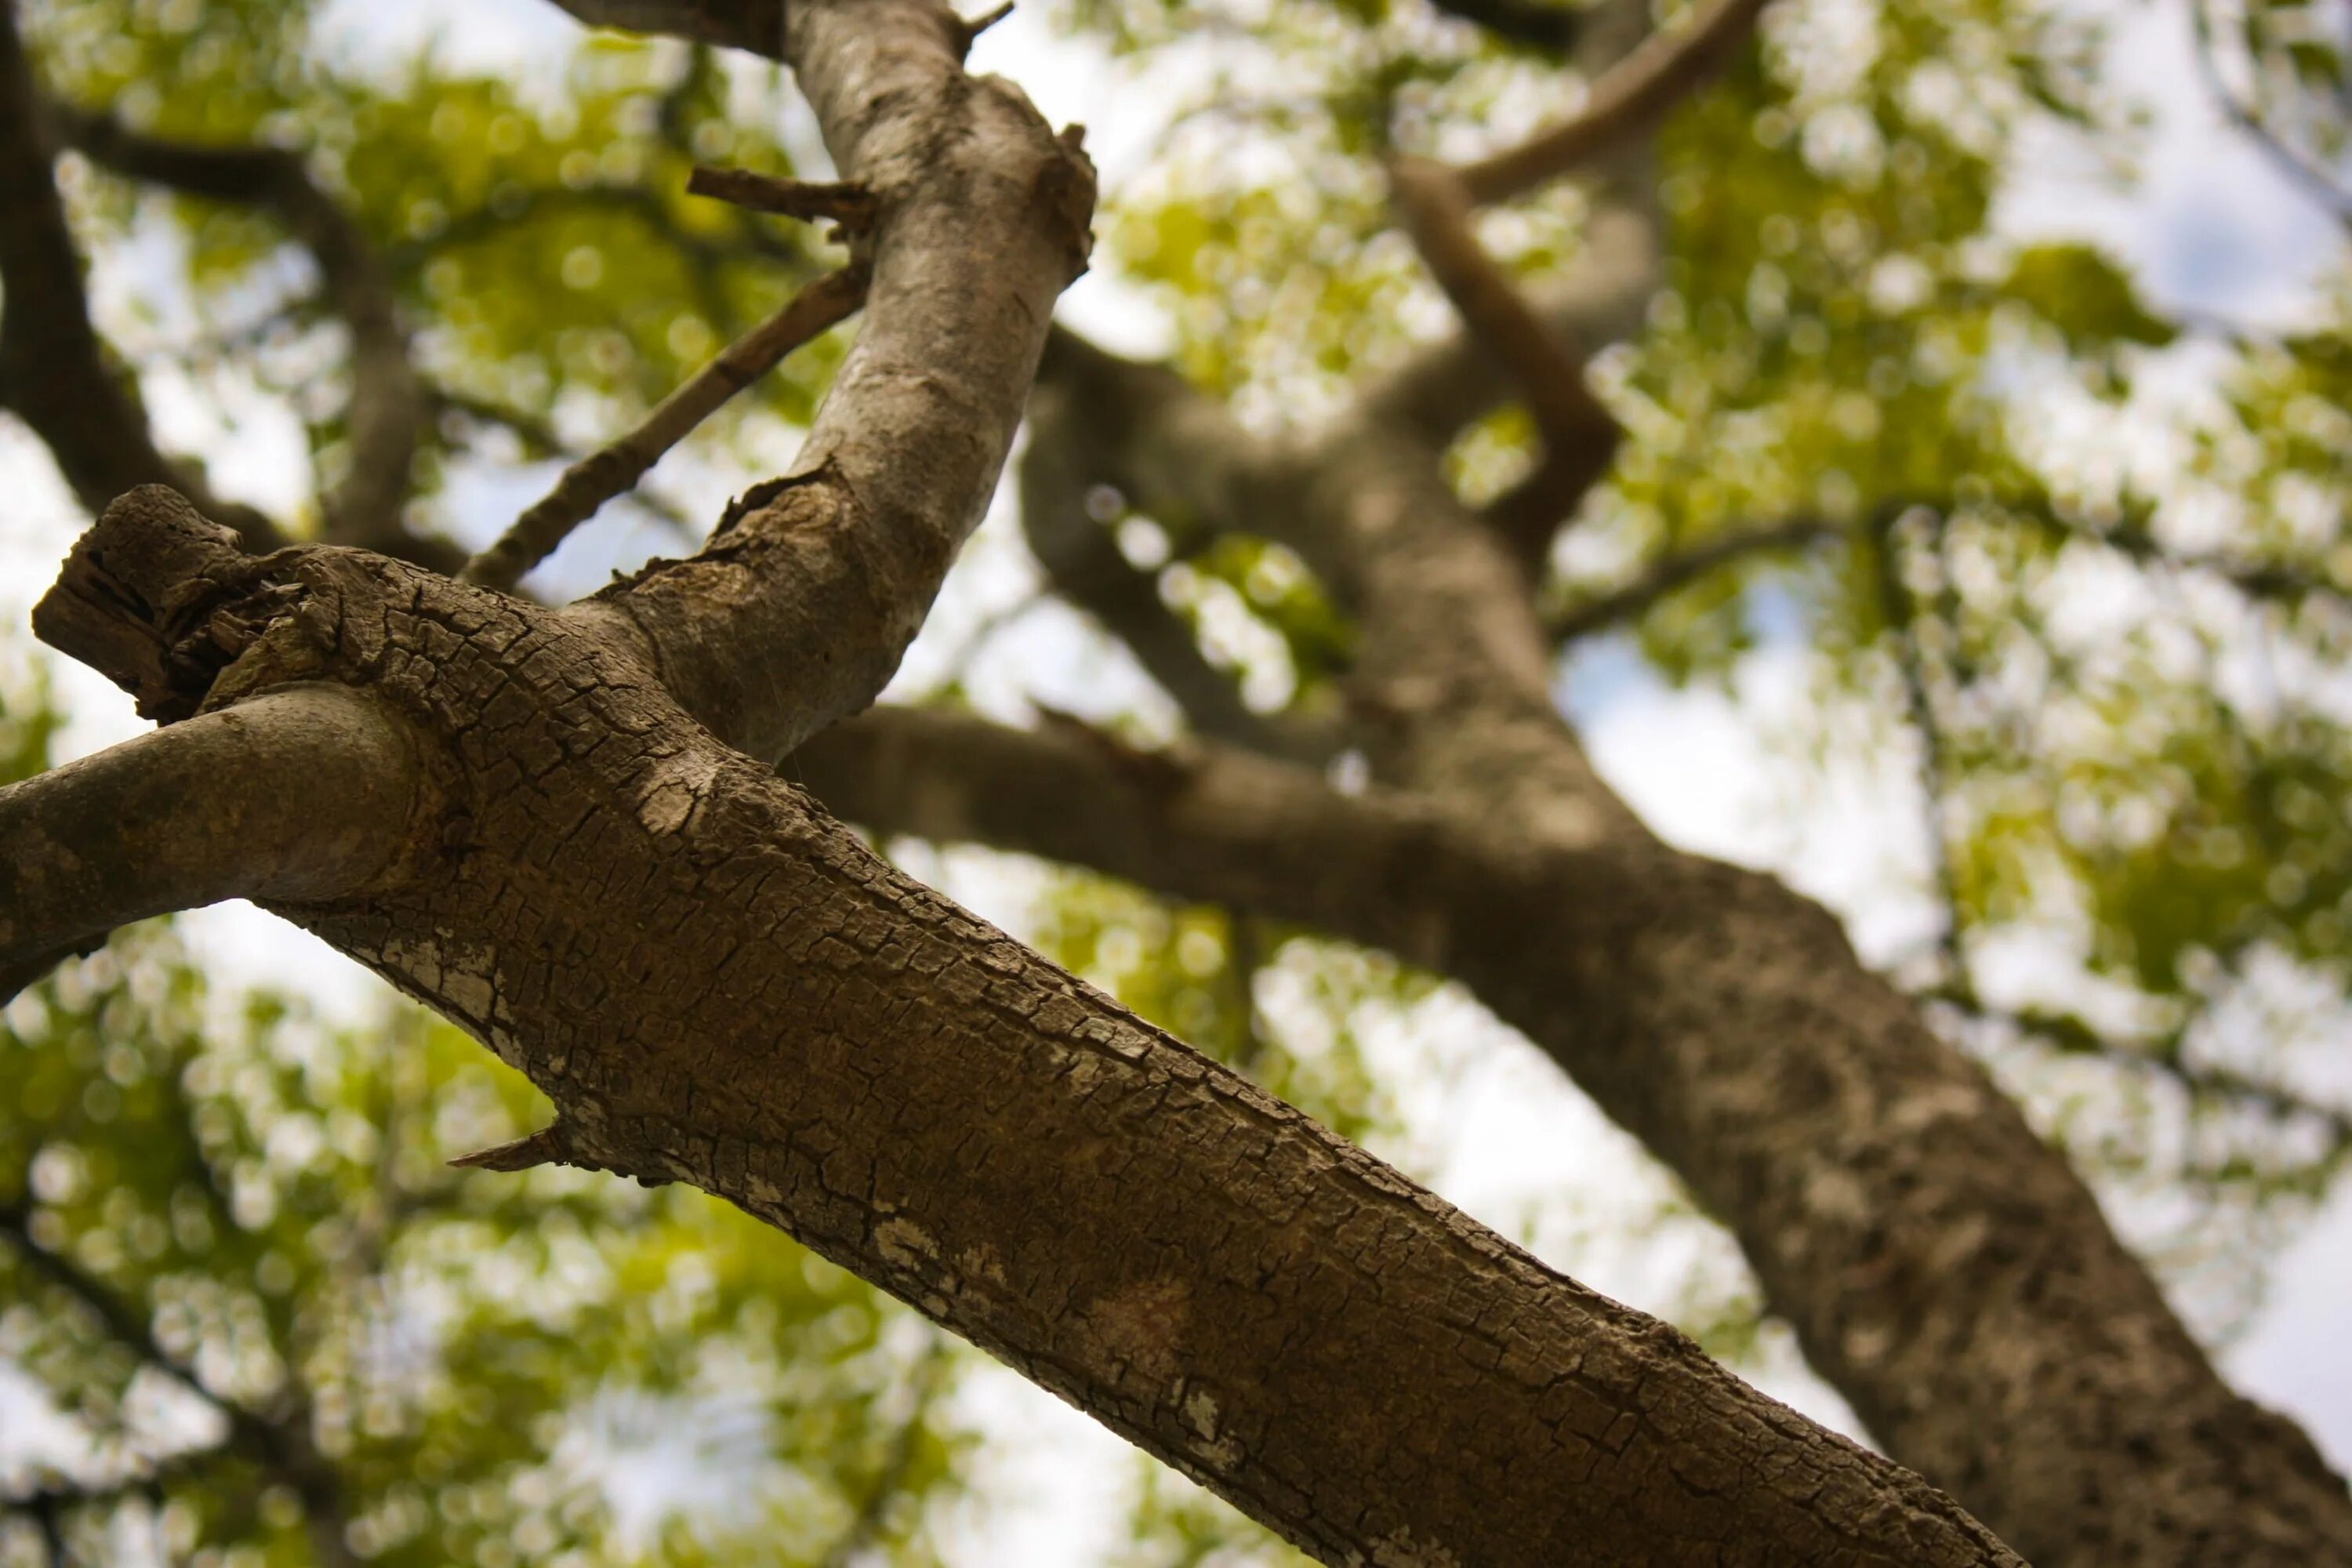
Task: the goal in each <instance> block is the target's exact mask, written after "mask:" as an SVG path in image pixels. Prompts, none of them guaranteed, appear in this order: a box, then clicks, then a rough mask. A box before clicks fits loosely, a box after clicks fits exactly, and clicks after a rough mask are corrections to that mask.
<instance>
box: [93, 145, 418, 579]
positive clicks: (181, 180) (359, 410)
mask: <svg viewBox="0 0 2352 1568" xmlns="http://www.w3.org/2000/svg"><path fill="white" fill-rule="evenodd" d="M50 112H51V118H52V120H53V121H54V122H55V124H56V125H57V126H58V131H59V133H60V136H61V139H62V140H63V141H64V142H65V144H66V145H68V146H69V147H71V148H73V149H74V150H75V151H76V152H78V153H81V154H82V155H83V156H85V157H87V158H89V160H90V161H91V162H92V163H96V164H97V165H98V166H99V167H100V168H102V169H105V170H108V171H109V172H110V173H112V174H120V175H121V176H123V177H124V178H126V179H131V180H138V181H141V182H143V183H145V184H155V185H161V186H163V187H165V188H166V189H169V190H173V191H177V192H180V193H182V194H183V195H192V196H200V197H204V198H206V199H209V200H212V201H218V202H225V203H228V204H230V205H237V206H249V207H255V208H258V209H260V210H262V211H265V212H268V213H269V214H270V215H271V216H274V217H276V218H277V219H278V221H279V222H280V223H282V224H284V225H285V226H286V229H287V232H288V233H289V234H290V235H291V236H292V237H293V238H294V239H295V241H296V242H297V243H298V244H299V245H301V246H302V247H303V248H305V249H307V250H308V251H310V255H311V257H312V258H313V259H314V260H315V261H316V262H317V264H318V268H319V278H320V283H321V285H322V286H323V288H324V290H325V294H326V299H327V302H328V304H329V306H330V307H331V309H332V310H334V312H335V314H336V315H337V316H338V317H340V318H341V321H342V322H343V324H344V325H345V327H346V328H348V329H349V331H350V332H351V336H352V362H351V375H352V389H351V395H350V399H349V401H348V403H347V405H346V406H345V409H344V416H343V418H344V425H345V427H346V430H347V432H348V434H347V436H346V441H347V443H348V446H349V462H348V467H347V468H346V471H345V473H344V475H343V477H342V479H341V481H340V482H339V483H337V484H336V485H335V486H334V488H333V489H331V490H330V491H329V492H328V493H327V495H326V496H325V498H324V500H323V501H322V507H321V509H322V512H323V516H324V536H325V538H326V539H327V541H328V542H331V543H335V544H353V545H359V546H362V547H364V548H366V549H370V550H376V551H381V552H383V553H386V554H390V555H399V556H402V557H404V558H405V559H409V560H414V561H415V562H417V563H418V564H420V565H425V566H430V567H433V568H434V569H435V570H436V571H443V570H448V569H450V568H452V567H454V566H456V565H457V561H458V557H457V552H456V551H455V549H454V548H453V547H452V546H450V545H449V544H447V543H446V542H444V541H440V540H431V539H421V538H416V537H413V536H412V535H410V533H409V532H408V531H407V529H406V528H405V527H404V524H403V521H402V509H403V508H404V506H405V505H406V503H407V500H408V494H409V489H410V469H411V466H412V464H413V463H414V462H415V457H416V449H417V446H418V443H419V442H420V440H421V439H422V438H423V436H424V432H425V426H426V423H427V420H428V418H429V416H430V413H431V400H430V398H429V396H428V395H427V394H426V392H425V384H424V383H423V381H422V380H421V379H420V378H419V376H418V375H417V374H416V367H415V363H414V360H413V358H412V356H411V354H410V352H409V342H408V331H407V329H406V328H405V327H404V325H403V324H402V322H401V320H400V303H399V295H398V290H397V289H395V287H394V282H393V278H392V274H391V272H390V271H389V269H388V268H385V266H384V264H383V258H382V257H380V256H379V255H378V254H377V252H376V249H375V247H374V245H373V243H372V242H371V241H370V240H369V239H368V237H367V236H366V235H365V234H364V233H362V231H361V229H360V226H359V225H358V224H356V223H354V222H353V221H352V217H351V215H350V214H348V213H346V212H345V211H344V210H343V208H342V205H341V203H340V202H338V201H336V200H335V198H334V197H332V196H331V195H328V194H327V193H326V192H325V191H324V190H323V189H321V188H320V185H319V184H318V183H317V182H316V181H315V180H313V179H311V177H310V169H309V167H308V166H307V164H306V163H304V161H303V159H302V157H301V155H300V154H299V153H289V152H282V151H280V150H278V149H276V148H268V147H205V146H194V145H191V144H188V143H184V142H171V141H166V140H164V139H163V138H160V137H153V136H147V135H142V134H141V133H139V132H134V131H131V130H130V129H129V128H128V127H126V126H124V125H123V124H121V122H120V121H116V120H115V119H113V118H112V117H111V116H109V115H104V114H94V113H90V112H89V111H87V110H79V109H76V108H73V107H70V106H68V105H63V104H53V105H52V106H51V111H50ZM200 510H204V509H202V508H200Z"/></svg>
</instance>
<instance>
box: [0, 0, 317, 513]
mask: <svg viewBox="0 0 2352 1568" xmlns="http://www.w3.org/2000/svg"><path fill="white" fill-rule="evenodd" d="M54 151H55V150H54V149H53V148H52V146H51V145H50V143H49V141H48V138H47V134H46V133H45V131H44V126H43V113H42V105H41V99H40V89H39V87H38V85H37V82H36V80H35V78H34V73H33V66H32V61H31V59H30V58H28V57H27V56H26V52H25V45H24V38H23V37H22V35H21V34H20V33H19V31H18V28H17V24H16V5H15V4H14V0H5V3H0V214H5V215H6V221H5V222H0V288H5V290H6V298H5V304H0V398H5V404H6V406H7V408H8V410H9V411H10V412H11V413H13V414H15V415H16V416H17V417H18V418H20V419H22V420H23V421H24V422H25V423H26V425H27V426H30V427H31V428H32V431H33V433H34V434H35V435H37V436H38V437H40V438H41V439H42V441H43V442H45V443H46V444H47V447H48V448H49V451H50V452H51V454H52V455H53V456H55V458H57V463H58V469H59V470H60V471H61V472H62V473H63V474H64V475H65V479H66V483H67V484H68V486H70V487H71V488H72V489H73V492H74V494H75V496H76V497H77V498H79V500H80V501H81V503H82V505H83V506H84V507H86V508H88V509H89V510H90V511H91V512H92V513H96V512H98V511H100V510H103V509H104V508H105V506H106V504H107V503H108V502H109V501H110V500H113V499H114V498H115V497H116V496H119V495H121V494H122V493H123V492H124V491H126V490H129V489H133V488H135V487H137V486H139V485H143V484H169V485H173V486H174V487H176V488H178V489H181V490H183V491H184V492H186V493H188V494H190V495H193V496H195V497H197V498H198V499H199V500H201V501H202V503H203V506H204V510H205V513H206V514H207V515H208V516H210V517H212V518H214V519H215V520H216V521H222V522H226V523H227V524H228V525H229V526H231V527H233V528H235V529H236V531H237V532H238V533H239V534H240V535H242V536H243V537H244V539H245V541H246V542H247V544H248V545H249V546H251V547H252V548H254V549H257V550H266V549H270V548H274V547H275V546H277V545H278V544H280V543H282V542H284V538H283V535H281V534H280V533H279V532H278V529H277V527H276V525H275V524H273V523H271V522H270V521H269V520H268V518H266V517H264V516H262V515H261V514H260V513H259V512H257V511H256V510H253V509H252V508H250V507H246V506H238V505H235V504H232V503H226V502H223V501H221V500H219V499H218V498H216V497H214V496H212V495H211V494H210V493H209V492H208V491H206V490H205V489H204V488H203V487H202V486H201V485H200V484H198V483H197V481H196V479H195V478H194V475H193V474H191V473H189V472H188V471H187V470H186V469H184V468H183V467H182V466H181V465H180V464H177V463H175V462H173V460H172V459H171V458H166V457H165V456H164V455H163V452H162V451H160V450H159V449H158V448H157V447H156V446H155V440H154V437H153V435H152V432H151V431H150V430H149V429H148V426H147V416H146V414H145V412H144V410H142V408H141V407H140V405H139V400H138V395H137V393H136V390H135V383H133V381H132V380H131V377H130V375H129V374H128V373H127V372H126V371H123V370H121V368H120V367H118V366H115V365H113V364H110V363H108V356H107V353H106V350H105V347H104V346H103V345H102V344H101V343H100V342H99V338H98V333H97V331H95V330H94V329H93V328H92V327H91V325H90V319H89V293H88V291H87V290H86V289H84V288H83V285H82V271H81V259H80V258H79V256H78V255H77V254H76V252H75V249H74V242H73V234H72V231H71V230H70V229H69V228H68V226H67V223H66V213H65V204H64V202H63V201H62V200H61V199H60V198H59V196H58V187H57V181H56V178H55V176H54V174H53V171H52V167H51V164H52V161H53V157H54Z"/></svg>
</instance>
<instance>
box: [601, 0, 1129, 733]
mask: <svg viewBox="0 0 2352 1568" xmlns="http://www.w3.org/2000/svg"><path fill="white" fill-rule="evenodd" d="M788 17H789V29H788V33H787V37H786V38H785V49H784V52H785V56H786V58H787V59H788V61H789V62H790V63H791V64H792V66H793V69H794V71H795V73H796V74H797V76H798V78H799V80H800V84H801V88H802V89H803V92H804V93H805V94H806V95H807V97H808V99H809V101H810V102H811V104H812V105H813V106H814V108H815V110H816V115H817V121H818V124H819V126H820V128H821V129H822V130H823V131H824V135H825V139H826V143H827V145H828V147H829V148H830V149H831V150H832V153H833V155H834V162H835V165H836V166H837V167H838V168H840V169H841V171H842V172H843V174H844V176H845V178H847V179H849V180H852V181H855V182H857V183H859V184H863V185H864V186H866V188H867V189H869V190H871V191H872V192H873V193H874V196H875V199H876V202H877V208H878V214H879V216H878V217H877V223H876V227H875V231H874V259H873V281H872V284H871V286H870V289H869V293H868V298H867V309H866V321H865V324H864V328H863V330H862V331H860V332H859V334H858V339H857V342H856V346H855V347H854V348H852V350H851V351H850V353H849V357H848V358H847V360H846V361H845V363H843V366H842V369H841V372H840V374H839V375H838V376H837V377H836V378H835V382H834V384H833V389H832V391H831V392H830V393H829V394H827V395H826V397H825V400H824V404H823V405H821V406H820V408H819V409H818V411H817V416H816V419H815V422H814V426H813V427H812V428H811V430H810V432H809V436H808V439H807V441H806V443H805V444H804V445H803V447H802V451H801V457H800V459H799V462H798V465H797V468H796V469H795V471H794V472H793V473H792V474H790V475H788V476H786V477H785V478H783V479H779V480H776V481H773V482H772V483H769V484H765V485H761V486H759V487H757V488H755V489H753V490H752V491H751V493H750V494H748V495H747V496H745V497H744V498H743V500H741V501H740V502H739V504H738V505H737V507H736V508H734V509H731V510H730V513H729V516H728V519H727V521H725V522H723V523H722V524H721V526H720V528H719V531H718V532H717V533H716V534H715V535H714V536H713V539H712V542H711V544H710V545H709V547H707V548H706V549H705V550H704V551H703V552H701V553H700V554H699V555H698V556H696V557H694V558H693V559H691V560H688V561H684V562H675V563H656V565H654V566H652V567H650V568H648V569H647V570H646V571H645V572H643V573H641V574H639V575H638V576H637V577H636V578H635V579H634V580H632V581H630V582H627V583H625V584H616V585H615V586H614V587H613V588H612V589H609V590H607V591H606V592H605V593H604V594H603V595H598V599H597V601H595V605H594V607H595V608H596V609H599V610H603V611H604V612H606V613H608V614H611V615H614V616H618V617H619V618H620V619H622V620H623V621H625V623H626V624H627V625H628V626H630V627H631V628H633V630H634V632H635V635H637V636H640V637H643V638H644V639H645V640H646V644H647V645H648V646H649V647H650V648H651V650H652V654H653V657H654V658H655V660H656V663H657V665H658V667H659V668H660V669H661V670H662V673H663V679H664V680H665V681H666V683H667V685H668V687H669V689H671V690H672V691H673V692H675V693H676V694H677V696H678V698H679V700H681V701H683V702H684V703H685V704H686V705H687V707H688V709H689V710H692V711H693V712H694V713H696V714H697V715H698V717H700V718H701V719H702V720H703V721H704V722H706V723H708V724H709V725H710V726H711V727H712V729H713V730H714V731H716V732H717V733H719V734H720V735H721V736H723V737H725V738H726V739H727V740H728V741H729V742H730V743H732V744H734V745H736V746H738V747H740V748H741V749H743V750H745V751H748V752H751V753H752V754H754V755H758V756H766V757H776V756H781V755H782V754H783V753H784V752H788V751H790V750H791V749H792V747H793V745H795V744H797V743H798V742H800V741H801V740H802V739H803V738H804V737H805V736H807V735H808V734H811V733H813V732H814V731H816V730H817V729H821V728H823V727H824V725H825V724H827V723H830V722H832V721H834V720H835V719H837V718H839V717H841V716H842V715H843V714H845V713H849V712H855V711H856V710H858V709H860V708H863V707H864V706H866V704H867V703H868V702H870V701H872V700H873V699H874V696H875V694H876V693H877V692H878V691H880V690H881V689H882V687H883V685H884V684H885V683H886V682H887V680H888V679H889V677H890V674H891V672H892V671H893V670H894V669H895V668H897V666H898V659H899V657H900V655H901V654H902V653H903V651H904V649H905V647H906V646H907V644H908V642H910V641H911V640H912V639H913V637H914V634H915V631H916V629H917V628H918V627H919V626H920V625H921V623H922V618H923V616H924V615H925V613H926V612H927V611H928V610H929V605H930V602H931V599H932V597H933V595H935V594H936V593H937V592H938V589H939V584H940V580H941V579H942V578H943V577H944V575H945V574H946V571H947V567H948V564H949V563H950V561H951V560H952V559H953V558H954V554H955V552H956V550H957V549H958V548H959V547H960V546H961V543H962V542H963V540H964V538H965V537H966V536H967V535H968V534H969V533H970V532H971V530H972V528H973V527H975V526H976V525H977V524H978V522H979V521H980V517H981V513H982V510H983V509H984V507H985V505H986V502H987V498H988V496H989V495H990V493H991V492H992V489H994V486H995V482H996V478H997V475H998V473H999V472H1000V470H1001V469H1002V468H1003V462H1004V458H1005V454H1006V451H1007V449H1008V448H1009V447H1010V446H1011V444H1012V439H1013V432H1014V430H1015V428H1016V427H1017V426H1018V425H1019V422H1020V416H1021V408H1022V403H1023V399H1024V396H1025V395H1026V393H1027V390H1028V386H1029V383H1030V380H1031V378H1032V376H1033V375H1034V372H1035V368H1036V363H1037V355H1038V353H1039V351H1040V349H1041V347H1042V345H1043V342H1044V339H1045V329H1046V324H1047V322H1048V321H1050V319H1051V317H1052V314H1053V304H1054V300H1055V298H1056V297H1057V296H1058V295H1059V293H1060V292H1061V290H1062V289H1063V288H1064V287H1065V286H1066V284H1067V283H1068V282H1069V280H1070V279H1072V278H1073V277H1075V276H1076V274H1077V272H1078V271H1080V270H1081V269H1082V268H1083V267H1084V265H1085V258H1086V254H1087V244H1088V240H1087V222H1088V217H1089V215H1090V213H1091V211H1092V208H1093V200H1094V174H1093V167H1092V165H1091V164H1089V163H1087V160H1086V158H1085V156H1084V155H1083V153H1080V152H1079V150H1078V148H1079V137H1078V135H1077V134H1076V132H1066V133H1065V134H1064V135H1063V136H1062V137H1061V138H1059V139H1056V138H1055V137H1054V136H1053V135H1052V134H1051V133H1050V132H1048V131H1047V130H1046V127H1045V122H1044V121H1042V120H1041V119H1039V118H1038V115H1037V113H1036V111H1035V110H1034V109H1032V108H1031V107H1030V106H1029V103H1028V100H1026V99H1024V98H1023V97H1022V96H1021V94H1020V92H1019V91H1018V89H1014V88H1013V87H1012V86H1011V85H1010V84H1007V83H1004V82H1002V81H999V80H997V79H992V78H990V79H976V78H971V77H968V76H966V75H965V74H964V72H963V69H962V64H961V61H962V54H963V49H964V47H965V44H966V43H967V41H968V39H967V38H966V36H965V32H964V28H963V26H962V25H961V23H958V22H956V21H955V19H954V18H953V16H952V15H951V14H950V13H948V12H946V11H945V10H944V9H942V8H940V7H939V6H937V5H932V4H929V0H873V3H871V4H866V5H846V6H845V5H824V4H814V3H812V4H802V5H794V6H793V7H792V8H791V9H790V11H789V13H788ZM886 103H887V104H889V105H892V106H894V108H893V111H892V112H890V113H877V112H876V111H875V107H874V106H876V105H877V104H886ZM780 668H781V669H786V670H790V671H792V672H793V678H792V679H791V681H790V682H789V684H786V683H782V682H779V681H778V680H777V679H775V678H774V674H773V672H774V671H775V670H777V669H780Z"/></svg>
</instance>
